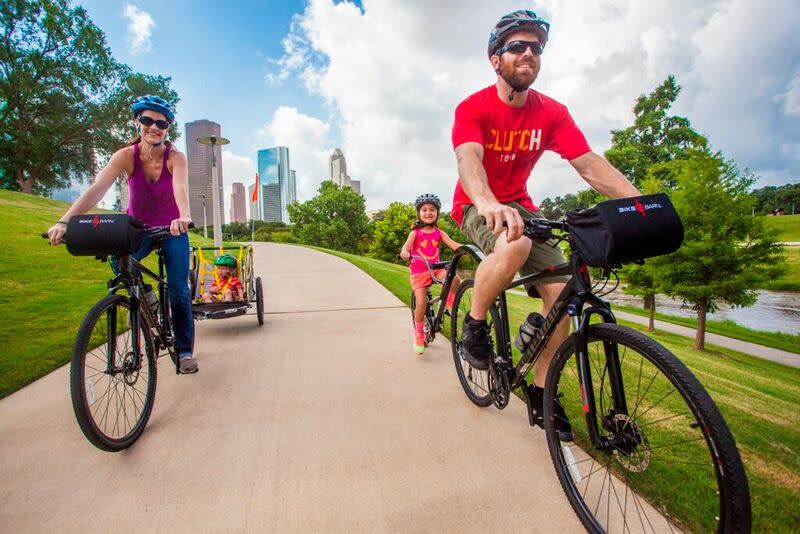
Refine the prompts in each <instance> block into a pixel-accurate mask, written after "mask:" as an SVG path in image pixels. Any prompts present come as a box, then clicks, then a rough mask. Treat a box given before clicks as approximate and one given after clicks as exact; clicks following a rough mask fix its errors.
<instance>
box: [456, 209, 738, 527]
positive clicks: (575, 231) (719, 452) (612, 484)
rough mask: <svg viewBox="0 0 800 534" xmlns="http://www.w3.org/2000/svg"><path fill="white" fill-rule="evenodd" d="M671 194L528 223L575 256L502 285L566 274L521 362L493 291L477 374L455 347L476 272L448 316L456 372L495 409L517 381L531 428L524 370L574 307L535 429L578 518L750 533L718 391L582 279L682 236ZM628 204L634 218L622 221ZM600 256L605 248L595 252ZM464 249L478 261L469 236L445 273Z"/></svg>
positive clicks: (471, 393)
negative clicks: (540, 430) (621, 321)
mask: <svg viewBox="0 0 800 534" xmlns="http://www.w3.org/2000/svg"><path fill="white" fill-rule="evenodd" d="M653 197H656V198H655V199H654V198H653ZM665 198H666V197H661V196H656V195H654V196H652V197H642V198H641V201H640V200H636V201H635V202H634V200H633V199H627V203H626V202H625V200H626V199H620V200H617V201H608V202H607V203H601V205H598V206H597V208H595V210H597V211H595V212H590V210H586V211H584V212H577V213H575V212H573V213H572V214H568V217H567V222H566V223H565V222H555V221H548V220H544V219H537V218H532V219H529V220H526V221H525V230H524V235H525V236H526V237H528V238H530V239H531V240H533V241H536V242H540V243H543V242H550V243H552V241H551V240H553V239H555V240H557V241H558V240H567V241H568V242H569V243H570V246H571V250H572V252H571V255H570V259H569V262H567V263H563V264H560V265H555V266H553V267H551V268H549V269H546V270H544V271H541V272H539V273H536V274H531V275H528V276H525V277H523V278H519V279H517V280H515V281H514V282H512V284H511V285H510V286H509V287H508V288H507V289H512V288H514V287H519V286H522V285H523V284H530V283H534V282H535V283H538V282H541V281H545V280H547V279H548V278H550V277H554V276H564V275H571V276H572V278H571V279H570V280H569V282H567V284H566V287H565V288H564V290H563V292H562V293H561V295H559V297H558V298H557V300H556V303H555V304H554V306H553V308H552V310H551V311H550V312H549V313H548V315H547V317H546V318H541V317H539V322H540V323H541V326H540V327H539V329H538V330H537V331H536V332H535V334H533V336H532V337H531V339H530V341H529V345H528V347H526V348H525V350H524V353H523V354H522V355H521V356H520V357H519V358H517V357H516V356H515V357H514V358H512V341H511V340H512V339H513V338H512V336H511V320H510V317H509V306H508V302H507V296H506V293H505V292H503V293H501V294H500V296H499V297H498V298H497V299H496V301H495V302H494V303H493V304H492V306H491V307H490V308H489V312H488V314H487V320H488V324H489V331H490V334H489V336H490V340H491V344H492V346H493V352H494V357H493V358H492V359H491V360H490V362H489V369H488V370H480V371H479V370H476V369H474V368H473V367H472V366H471V365H470V364H469V363H468V362H467V359H466V356H465V353H464V349H463V346H462V324H463V321H464V316H465V315H466V313H467V312H469V311H470V305H471V301H472V296H473V290H474V280H472V279H470V280H464V281H462V283H461V285H460V287H459V289H458V291H457V293H456V297H455V301H454V305H453V314H452V323H451V343H452V349H453V359H454V362H455V367H456V373H457V374H458V379H459V381H460V382H461V385H462V387H463V389H464V392H465V393H466V395H467V397H468V398H469V399H470V400H471V401H472V402H473V403H475V404H476V405H478V406H488V405H490V404H494V405H495V406H496V407H497V408H499V409H503V408H505V407H506V406H507V405H508V403H509V400H510V398H511V393H512V392H513V391H515V390H517V389H519V390H520V392H521V396H522V397H523V398H524V400H525V402H526V405H527V408H528V416H529V423H530V424H531V425H532V426H533V425H534V424H536V423H535V421H536V418H535V417H534V415H535V414H534V407H533V404H532V399H531V395H530V391H529V386H528V382H527V381H528V379H529V375H530V371H531V370H532V369H533V365H534V363H535V362H536V359H537V358H538V357H539V355H540V354H541V353H542V350H543V348H544V347H545V346H546V344H547V342H548V340H549V339H550V338H551V336H552V334H553V332H554V331H555V329H556V326H557V325H558V324H559V323H560V322H561V321H562V319H564V318H565V317H567V316H569V317H570V319H571V323H572V333H571V334H570V335H569V337H568V338H567V339H566V340H565V341H564V342H563V343H562V344H561V346H560V347H558V349H557V350H556V353H555V355H554V357H553V359H552V361H551V363H550V365H549V369H548V370H547V377H546V382H545V389H544V415H543V426H544V431H545V434H546V438H547V445H548V448H549V450H550V456H551V459H552V462H553V465H554V466H555V469H556V472H557V474H558V478H559V481H560V483H561V486H562V487H563V489H564V492H565V493H566V495H567V498H568V499H569V502H570V504H571V505H572V507H573V509H574V510H575V512H576V514H577V515H578V517H579V518H580V520H581V522H582V523H583V525H584V526H585V527H586V528H587V529H588V530H589V531H591V532H609V531H616V532H620V533H627V532H633V531H636V532H639V531H645V532H677V531H693V532H695V531H696V532H749V530H750V522H751V515H750V497H749V489H748V483H747V477H746V476H745V472H744V468H743V466H742V461H741V458H740V457H739V452H738V450H737V448H736V443H735V442H734V439H733V436H732V435H731V432H730V430H729V429H728V427H727V425H726V424H725V420H724V419H723V418H722V415H721V414H720V413H719V410H718V409H717V407H716V406H715V404H714V401H713V400H712V399H711V397H710V396H709V395H708V393H707V392H706V391H705V389H704V388H703V386H702V385H701V384H700V382H699V381H698V380H697V379H696V378H695V377H694V375H692V373H691V372H690V371H689V369H688V368H687V367H686V366H685V365H684V364H683V363H682V362H681V361H680V360H678V359H677V358H676V357H675V356H674V355H673V354H671V353H670V352H669V351H668V350H667V349H666V348H664V347H663V346H662V345H660V344H658V343H657V342H655V341H654V340H652V339H650V338H649V337H647V336H646V335H644V334H641V333H639V332H638V331H635V330H633V329H631V328H628V327H625V326H621V325H618V324H616V319H615V317H614V314H613V313H612V311H611V308H610V307H609V305H608V303H607V302H605V301H604V300H602V299H601V298H599V296H598V295H597V294H596V293H601V295H602V294H606V293H608V291H607V292H605V293H603V292H602V288H601V289H600V290H598V287H597V285H595V284H593V283H592V282H591V280H590V270H589V268H588V266H589V265H591V266H596V267H603V268H604V269H606V271H607V273H609V274H611V273H613V266H614V265H618V264H619V263H621V262H623V261H635V260H640V259H642V258H643V257H649V256H654V255H659V254H663V253H666V252H671V251H672V250H675V249H676V248H677V247H678V246H680V241H681V240H682V235H683V230H682V227H680V221H679V219H677V215H675V219H676V220H677V221H678V222H677V225H678V227H679V230H674V228H675V227H674V225H673V227H672V228H670V225H671V224H672V223H671V222H670V221H669V220H664V219H663V217H665V216H664V215H663V214H661V213H660V210H662V208H665V206H664V205H665V204H668V202H669V201H668V199H666V200H665ZM639 206H641V208H640V207H639ZM667 207H668V208H671V205H670V206H667ZM629 208H630V209H629ZM663 211H664V212H667V211H669V210H668V209H663ZM598 213H601V214H602V217H599V216H598ZM623 213H625V214H629V213H632V215H631V216H630V217H629V218H627V219H624V220H622V221H621V222H622V224H620V221H619V219H622V217H621V215H619V214H623ZM673 213H674V212H673ZM660 217H662V220H659V218H660ZM637 218H638V219H637ZM600 219H604V220H600ZM615 219H617V221H616V222H615ZM609 221H611V222H609ZM640 230H641V231H640ZM673 230H674V232H673V233H677V232H678V231H679V232H680V237H678V238H677V244H676V245H675V246H674V247H673V246H672V245H670V244H668V243H667V244H666V245H664V243H665V242H670V241H672V242H673V244H674V241H675V239H674V237H673V236H671V235H670V231H673ZM554 231H559V232H563V234H564V235H561V234H556V233H554ZM617 234H619V235H617ZM609 235H611V236H615V237H617V238H619V239H613V238H612V239H608V236H609ZM604 236H605V237H604ZM609 242H610V243H611V245H610V246H609V247H608V248H605V247H604V244H608V243H609ZM614 243H616V244H614ZM598 245H600V247H599V248H598ZM659 247H661V250H660V251H659V250H655V249H658V248H659ZM642 251H648V252H642ZM594 253H598V254H599V256H598V257H597V258H594V259H590V258H592V257H593V254H594ZM464 256H472V257H473V258H475V259H476V260H477V261H481V260H482V259H483V258H484V257H485V256H484V255H483V254H482V252H481V251H480V250H478V249H477V248H475V247H473V246H471V245H467V246H463V247H461V248H460V249H458V250H457V251H456V253H455V255H454V257H453V259H452V264H451V266H450V270H451V271H454V270H455V268H456V266H457V264H458V262H459V260H461V259H463V257H464ZM609 258H612V259H610V260H609ZM589 262H591V263H589ZM587 263H589V265H587ZM609 263H610V264H613V265H611V266H609V265H608V264H609ZM603 264H606V265H603ZM612 290H613V289H612ZM542 319H543V321H541V320H542ZM558 414H563V415H558ZM557 418H560V420H559V421H557ZM567 422H568V424H569V425H571V432H570V433H569V434H571V435H569V434H567V435H568V436H569V437H564V435H563V434H562V438H563V441H562V440H561V439H559V432H558V427H559V426H561V427H562V430H563V427H564V426H565V425H564V423H567ZM559 423H560V425H559ZM487 453H489V454H488V456H487V460H488V461H495V462H497V465H498V467H500V466H502V468H503V469H513V468H514V467H513V466H514V462H513V458H495V457H493V456H491V451H487ZM499 472H500V473H502V469H501V470H500V471H499Z"/></svg>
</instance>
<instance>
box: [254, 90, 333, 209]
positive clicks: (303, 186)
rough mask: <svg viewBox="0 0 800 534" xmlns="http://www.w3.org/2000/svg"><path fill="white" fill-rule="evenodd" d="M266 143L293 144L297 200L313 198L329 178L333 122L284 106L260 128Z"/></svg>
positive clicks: (290, 157) (291, 153) (302, 200)
mask: <svg viewBox="0 0 800 534" xmlns="http://www.w3.org/2000/svg"><path fill="white" fill-rule="evenodd" d="M258 137H259V139H260V140H261V141H262V142H263V143H265V146H285V147H288V148H289V165H290V167H291V168H292V169H293V170H295V171H296V173H297V182H296V186H297V200H298V201H299V202H304V201H306V200H309V199H311V198H312V197H313V196H314V195H315V194H316V191H317V189H319V184H320V183H321V182H322V181H323V180H327V179H328V156H330V154H331V152H332V151H333V149H334V148H336V147H334V146H333V145H332V144H331V141H330V125H329V124H327V123H326V122H323V121H322V120H320V119H318V118H316V117H311V116H309V115H305V114H303V113H301V112H299V111H298V110H297V109H296V108H293V107H286V106H281V107H279V108H278V109H277V110H275V113H274V114H273V116H272V120H270V122H268V123H267V124H265V125H264V126H263V127H262V128H261V130H259V132H258Z"/></svg>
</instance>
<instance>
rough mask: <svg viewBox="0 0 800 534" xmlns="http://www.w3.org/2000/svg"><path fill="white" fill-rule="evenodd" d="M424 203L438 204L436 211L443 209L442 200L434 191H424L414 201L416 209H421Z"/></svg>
mask: <svg viewBox="0 0 800 534" xmlns="http://www.w3.org/2000/svg"><path fill="white" fill-rule="evenodd" d="M423 204H433V205H434V206H436V211H441V209H442V201H441V200H439V197H437V196H436V195H434V194H432V193H423V194H421V195H420V196H418V197H417V199H416V200H415V201H414V209H415V210H417V211H419V209H420V208H421V207H422V205H423Z"/></svg>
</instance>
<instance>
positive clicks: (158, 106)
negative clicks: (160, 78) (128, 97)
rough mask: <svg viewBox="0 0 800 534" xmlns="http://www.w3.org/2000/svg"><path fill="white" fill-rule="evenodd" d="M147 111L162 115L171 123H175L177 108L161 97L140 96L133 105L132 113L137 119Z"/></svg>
mask: <svg viewBox="0 0 800 534" xmlns="http://www.w3.org/2000/svg"><path fill="white" fill-rule="evenodd" d="M146 109H149V110H151V111H155V112H157V113H161V114H162V115H164V116H165V117H166V118H167V121H169V122H170V123H172V122H175V108H174V107H173V106H172V104H170V103H169V102H167V101H166V100H164V99H163V98H161V97H160V96H156V95H144V96H140V97H139V98H137V99H136V100H134V101H133V104H131V111H132V112H133V115H134V116H135V117H138V116H139V115H140V114H141V113H142V111H144V110H146Z"/></svg>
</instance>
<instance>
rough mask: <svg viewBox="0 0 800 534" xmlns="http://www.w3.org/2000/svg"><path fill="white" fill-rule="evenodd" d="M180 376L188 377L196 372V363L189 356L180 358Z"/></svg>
mask: <svg viewBox="0 0 800 534" xmlns="http://www.w3.org/2000/svg"><path fill="white" fill-rule="evenodd" d="M180 370H181V374H184V375H190V374H192V373H196V372H197V362H196V361H194V358H192V357H191V356H186V357H184V358H181V361H180Z"/></svg>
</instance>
